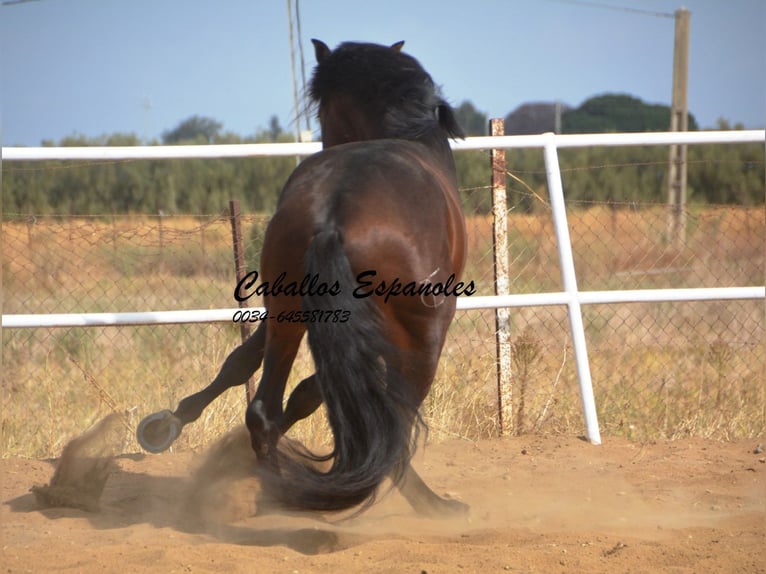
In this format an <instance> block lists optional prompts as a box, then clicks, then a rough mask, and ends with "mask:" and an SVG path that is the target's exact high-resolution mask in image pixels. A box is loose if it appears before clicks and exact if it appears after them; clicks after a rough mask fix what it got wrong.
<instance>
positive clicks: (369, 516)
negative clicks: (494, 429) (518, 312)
mask: <svg viewBox="0 0 766 574" xmlns="http://www.w3.org/2000/svg"><path fill="white" fill-rule="evenodd" d="M760 442H761V441H759V440H743V441H738V442H730V443H721V442H712V441H705V440H683V441H674V442H658V443H652V444H646V445H641V444H635V443H630V442H627V441H624V440H619V439H607V440H605V442H604V444H603V445H601V446H593V445H590V444H588V443H586V442H585V441H583V440H580V439H577V438H573V437H561V436H554V437H543V436H525V437H519V438H510V439H503V440H492V441H486V442H480V443H469V442H465V441H453V442H448V443H443V444H438V445H430V446H428V447H427V448H426V449H424V450H422V449H421V451H420V453H419V454H418V456H417V457H416V460H415V466H416V467H417V468H419V469H420V470H421V473H422V475H423V477H424V478H425V479H426V480H427V481H428V482H429V483H430V485H431V486H432V487H433V488H434V489H435V490H436V491H437V492H440V493H442V494H445V495H447V496H450V497H454V498H459V499H461V500H463V501H465V502H467V503H469V504H470V505H471V508H472V511H471V514H470V516H469V517H468V518H461V519H460V520H451V521H443V520H435V519H426V518H420V517H417V516H415V515H414V514H413V512H412V511H411V510H410V508H409V507H408V506H407V504H406V503H405V502H404V501H403V499H402V498H401V496H400V495H399V494H398V493H397V492H396V491H392V492H390V493H389V494H387V495H385V496H384V497H383V498H382V499H381V500H380V501H379V502H378V503H377V504H376V505H375V506H374V507H372V508H371V509H370V510H368V511H367V512H366V513H364V514H363V515H361V516H359V517H356V518H351V519H346V520H339V518H338V517H334V516H317V515H309V516H306V515H302V516H296V515H292V516H283V515H280V516H277V515H273V514H271V515H258V516H256V515H254V514H255V510H256V496H257V493H258V486H257V483H256V482H255V480H254V479H252V478H250V477H248V476H247V475H246V470H245V469H246V468H247V465H248V464H250V463H251V462H252V461H251V459H250V454H249V453H248V451H247V449H246V447H243V445H246V441H242V440H241V435H237V434H235V435H234V438H232V439H231V441H230V442H229V443H228V446H227V447H226V448H224V449H214V450H213V452H212V454H210V453H208V454H207V455H194V454H192V453H181V454H161V455H144V454H136V455H123V456H119V457H117V458H115V459H114V461H113V462H111V463H110V466H109V467H108V468H109V470H108V474H105V475H104V476H105V477H106V476H108V480H106V483H105V484H104V485H103V493H102V495H101V497H100V508H99V509H98V510H91V511H87V510H79V509H74V508H43V507H42V506H41V505H40V503H39V502H38V500H37V497H36V496H35V495H34V494H33V493H31V492H30V487H32V486H34V485H45V484H47V483H49V482H51V480H52V477H53V473H54V468H55V466H56V464H57V462H58V461H42V460H25V459H5V460H0V472H2V504H0V521H1V523H2V571H3V572H47V571H57V572H120V573H124V572H225V573H232V572H264V573H266V572H268V573H272V572H273V573H287V574H290V573H297V574H308V573H312V572H321V573H324V572H344V573H345V572H365V573H374V572H395V573H413V574H421V573H423V572H426V573H428V574H439V573H451V572H461V573H462V572H482V573H484V572H489V573H491V572H544V573H555V572H609V573H613V572H652V573H655V572H673V573H685V572H707V573H712V572H726V573H729V572H743V573H757V572H766V540H765V539H764V533H765V530H766V529H765V517H766V514H765V512H764V511H765V509H766V488H765V486H766V482H765V481H764V477H766V458H764V457H766V454H764V453H763V452H761V451H762V447H759V443H760ZM243 448H244V450H243ZM223 451H226V452H225V453H224V454H222V452H223ZM232 461H239V462H238V463H237V462H232ZM223 469H229V472H223Z"/></svg>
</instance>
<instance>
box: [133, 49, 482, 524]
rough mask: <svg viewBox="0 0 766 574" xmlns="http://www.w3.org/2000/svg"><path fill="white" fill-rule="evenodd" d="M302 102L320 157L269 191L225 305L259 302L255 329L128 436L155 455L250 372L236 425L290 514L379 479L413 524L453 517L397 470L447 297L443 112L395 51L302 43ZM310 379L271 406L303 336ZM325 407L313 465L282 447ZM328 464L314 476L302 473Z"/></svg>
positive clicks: (370, 488) (453, 242) (447, 115)
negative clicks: (196, 385)
mask: <svg viewBox="0 0 766 574" xmlns="http://www.w3.org/2000/svg"><path fill="white" fill-rule="evenodd" d="M313 43H314V47H315V53H316V59H317V66H316V68H315V70H314V74H313V77H312V80H311V84H310V87H309V94H310V96H311V99H312V101H313V102H314V103H315V104H316V105H317V106H318V116H319V120H320V124H321V128H322V143H323V148H324V149H323V151H321V152H319V153H317V154H316V155H314V156H311V157H309V158H307V159H306V160H304V161H303V162H302V163H301V164H300V165H299V166H298V167H297V168H296V169H295V171H294V172H293V174H292V175H291V176H290V178H289V179H288V181H287V183H286V184H285V186H284V189H283V190H282V193H281V196H280V198H279V202H278V205H277V210H276V212H275V214H274V216H273V218H272V219H271V221H270V223H269V225H268V227H267V230H266V234H265V239H264V243H263V251H262V254H261V270H260V274H259V275H258V276H257V284H254V283H255V275H254V274H251V275H252V277H253V280H252V281H250V282H245V283H240V284H239V285H238V286H237V291H238V292H237V293H235V296H237V297H245V296H247V292H248V290H251V289H254V290H256V291H257V292H258V294H261V295H263V301H264V306H265V308H266V309H267V311H268V316H269V318H268V319H264V320H262V321H261V323H260V325H259V327H258V329H257V330H256V331H255V333H254V334H253V335H252V336H251V337H250V338H249V339H248V340H246V341H245V342H244V343H243V344H242V345H240V346H239V347H238V348H237V349H235V350H234V351H233V352H232V353H231V355H229V357H228V358H227V359H226V360H225V362H224V364H223V366H222V368H221V370H220V372H219V373H218V375H217V376H216V378H215V380H213V382H212V383H211V384H210V385H209V386H208V387H206V388H205V389H203V390H202V391H200V392H198V393H196V394H194V395H191V396H189V397H187V398H185V399H183V400H182V401H181V402H180V403H179V405H178V408H177V409H176V410H175V411H174V412H172V413H171V412H170V411H163V412H160V413H155V414H153V415H150V416H149V417H147V418H146V419H144V420H143V421H142V422H141V424H140V425H139V429H138V433H137V434H138V438H139V442H140V443H141V445H142V446H143V447H144V448H145V449H147V450H149V451H152V452H159V451H162V450H164V449H166V448H167V447H168V446H169V445H170V443H171V442H172V441H173V440H174V439H175V438H176V437H177V436H178V434H179V433H180V431H181V427H182V426H183V425H185V424H188V423H190V422H192V421H194V420H196V419H197V418H198V417H199V416H200V414H201V413H202V411H203V409H204V408H205V407H206V406H207V405H208V404H209V403H210V402H211V401H213V400H214V399H215V398H216V397H217V396H219V395H220V394H221V393H222V392H223V391H224V390H226V389H228V388H229V387H232V386H234V385H241V384H244V383H245V382H246V380H247V379H248V378H249V377H250V376H251V375H253V374H254V373H255V372H256V371H257V369H258V368H260V367H261V365H262V366H263V370H262V375H261V381H260V384H259V386H258V389H257V392H256V394H255V397H254V398H253V400H252V402H251V403H250V405H249V406H248V408H247V412H246V417H245V420H246V424H247V427H248V430H249V432H250V437H251V442H252V446H253V449H254V451H255V452H256V454H257V455H258V459H259V465H258V467H259V471H258V472H259V474H260V476H261V478H262V480H263V481H264V483H265V487H266V491H267V492H268V493H269V494H270V495H271V496H273V497H274V498H275V499H276V500H277V501H278V502H279V503H280V504H281V505H283V506H285V507H288V508H292V509H306V510H341V509H346V508H352V507H356V506H358V505H360V504H366V503H370V502H371V501H372V500H374V496H375V494H376V492H377V490H378V487H379V486H380V484H381V483H382V482H383V481H384V479H386V478H387V477H388V478H391V479H392V480H393V482H394V484H396V485H397V486H398V488H399V489H400V491H401V492H402V494H403V495H404V496H405V497H406V498H407V500H408V501H409V502H410V503H411V504H412V505H413V507H414V508H415V509H416V511H418V512H421V513H425V514H432V515H433V514H449V513H456V512H465V511H466V510H467V507H466V506H465V505H464V504H462V503H460V502H457V501H454V500H446V499H442V498H441V497H439V496H437V495H436V494H435V493H434V492H433V491H431V489H430V488H429V487H428V486H426V484H425V483H424V482H423V481H422V480H421V479H420V477H419V476H418V475H417V473H416V472H415V471H414V469H413V468H412V467H411V465H410V459H411V457H412V454H413V449H414V444H415V440H416V438H417V434H418V433H417V430H418V428H419V427H420V426H421V425H422V421H421V419H420V417H419V407H420V405H421V403H422V402H423V400H424V398H425V397H426V395H427V393H428V391H429V389H430V387H431V384H432V382H433V378H434V374H435V372H436V368H437V364H438V361H439V356H440V354H441V350H442V347H443V345H444V340H445V336H446V333H447V328H448V326H449V324H450V322H451V321H452V318H453V316H454V313H455V305H456V295H459V294H461V292H465V293H467V294H471V291H470V290H471V288H472V286H471V285H470V284H469V286H468V287H467V286H466V285H464V284H463V283H462V282H460V275H461V272H462V270H463V265H464V260H465V252H466V238H465V221H464V216H463V213H462V209H461V203H460V198H459V195H458V189H457V180H456V175H455V164H454V161H453V158H452V152H451V150H450V147H449V141H448V140H449V138H450V137H462V133H461V130H460V128H459V126H458V124H457V122H456V119H455V116H454V113H453V110H452V108H451V107H450V106H449V105H448V104H447V103H446V102H445V100H444V99H442V98H441V96H440V95H439V93H438V90H437V89H436V87H435V85H434V82H433V80H432V79H431V77H430V76H429V74H428V73H427V72H426V71H425V70H424V69H423V68H422V66H421V65H420V64H419V63H418V61H417V60H415V59H414V58H412V57H411V56H409V55H407V54H404V53H403V52H402V51H401V48H402V45H403V42H399V43H397V44H394V45H393V46H390V47H389V46H379V45H374V44H361V43H344V44H341V45H340V46H339V47H337V48H336V49H335V50H331V49H330V48H328V47H327V46H326V45H325V44H324V43H322V42H320V41H318V40H313ZM306 333H308V342H309V347H310V349H311V353H312V356H313V359H314V364H315V369H316V370H315V373H314V374H313V375H311V376H310V377H308V378H307V379H304V380H303V381H301V382H300V383H299V384H298V386H297V387H296V388H295V390H294V391H293V392H292V394H291V395H290V397H289V399H288V400H287V403H286V404H283V400H284V393H285V386H286V381H287V378H288V375H289V373H290V369H291V367H292V363H293V360H294V359H295V356H296V353H297V351H298V345H299V343H300V342H301V339H302V338H303V336H304V334H306ZM322 403H324V404H325V406H326V412H327V417H328V422H329V424H330V427H331V430H332V433H333V438H334V449H333V451H332V453H331V454H330V455H328V456H326V457H316V456H313V455H311V454H310V453H308V452H306V451H305V449H304V450H302V451H300V449H296V448H285V444H288V445H289V444H290V443H289V442H288V441H281V440H280V439H281V438H282V436H283V435H284V433H285V432H286V431H287V430H288V429H289V428H290V427H291V426H292V425H293V424H294V423H295V422H296V421H297V420H300V419H302V418H304V417H306V416H308V415H310V414H311V413H313V412H314V411H315V410H316V409H317V408H318V407H319V406H320V405H321V404H322ZM317 460H325V461H331V462H330V465H329V469H325V470H319V469H318V467H317V465H316V461H317Z"/></svg>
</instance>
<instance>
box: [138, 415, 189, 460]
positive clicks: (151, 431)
mask: <svg viewBox="0 0 766 574" xmlns="http://www.w3.org/2000/svg"><path fill="white" fill-rule="evenodd" d="M182 427H183V424H182V423H181V420H180V419H179V418H178V417H177V416H175V415H174V414H173V413H172V412H170V411H168V410H165V411H160V412H158V413H152V414H150V415H149V416H147V417H145V418H144V419H143V420H142V421H141V422H140V423H139V424H138V429H136V439H138V444H140V445H141V448H143V449H144V450H146V451H148V452H151V453H155V454H156V453H159V452H163V451H165V450H167V449H168V448H169V447H170V445H171V444H173V441H174V440H176V439H177V438H178V436H179V435H180V434H181V428H182Z"/></svg>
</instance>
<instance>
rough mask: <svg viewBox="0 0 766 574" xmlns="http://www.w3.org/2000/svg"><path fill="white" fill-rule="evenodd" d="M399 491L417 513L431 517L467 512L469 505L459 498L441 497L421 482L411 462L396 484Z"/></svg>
mask: <svg viewBox="0 0 766 574" xmlns="http://www.w3.org/2000/svg"><path fill="white" fill-rule="evenodd" d="M398 488H399V492H401V493H402V496H404V498H405V499H406V500H407V502H409V503H410V505H411V506H412V508H413V509H414V510H415V512H417V513H418V514H421V515H423V516H433V517H449V516H455V515H463V514H468V511H469V507H468V505H467V504H465V503H463V502H460V501H459V500H452V499H449V498H442V497H441V496H439V495H438V494H436V493H435V492H434V491H433V490H431V488H430V487H429V486H428V485H427V484H426V483H425V482H423V479H422V478H420V475H419V474H418V473H417V471H416V470H415V469H414V468H412V464H409V465H408V466H407V469H406V470H405V471H404V476H403V477H402V479H401V482H400V483H399V484H398Z"/></svg>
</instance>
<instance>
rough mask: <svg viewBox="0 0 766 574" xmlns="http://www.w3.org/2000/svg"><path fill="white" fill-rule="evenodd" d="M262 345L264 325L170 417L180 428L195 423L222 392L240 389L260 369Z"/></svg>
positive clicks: (264, 339)
mask: <svg viewBox="0 0 766 574" xmlns="http://www.w3.org/2000/svg"><path fill="white" fill-rule="evenodd" d="M265 343H266V322H265V321H264V322H262V323H261V324H260V325H259V326H258V328H257V329H256V330H255V333H253V334H252V335H251V336H250V337H248V338H247V339H246V340H245V342H243V343H242V344H241V345H240V346H239V347H237V348H236V349H234V350H233V351H232V352H231V353H230V354H229V356H228V357H226V360H225V361H224V362H223V365H222V366H221V369H220V371H218V374H217V375H216V377H215V379H213V382H211V383H210V384H209V385H208V386H207V387H205V388H204V389H202V390H201V391H199V392H197V393H194V394H193V395H190V396H188V397H186V398H185V399H183V400H182V401H181V402H179V403H178V407H177V408H176V410H175V412H174V413H173V414H174V415H175V416H176V417H178V419H179V420H180V421H181V422H182V423H183V424H188V423H190V422H192V421H195V420H197V419H198V418H199V416H200V415H201V414H202V411H204V410H205V408H206V407H207V406H208V405H209V404H210V403H212V402H213V401H214V400H215V399H217V398H218V397H219V396H220V395H221V394H222V393H223V392H224V391H226V390H228V389H230V388H231V387H236V386H238V385H244V384H245V383H246V382H247V380H248V379H249V378H250V377H252V376H253V374H254V373H255V372H256V371H257V370H258V368H259V367H260V366H261V363H262V362H263V354H264V348H265Z"/></svg>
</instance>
